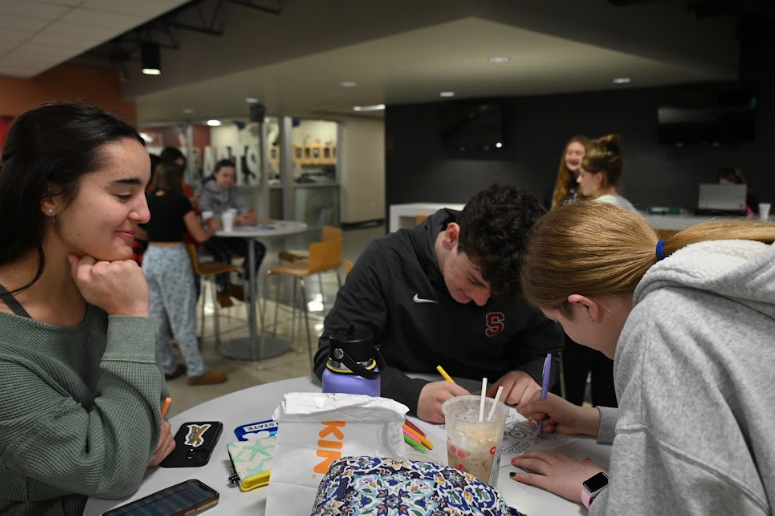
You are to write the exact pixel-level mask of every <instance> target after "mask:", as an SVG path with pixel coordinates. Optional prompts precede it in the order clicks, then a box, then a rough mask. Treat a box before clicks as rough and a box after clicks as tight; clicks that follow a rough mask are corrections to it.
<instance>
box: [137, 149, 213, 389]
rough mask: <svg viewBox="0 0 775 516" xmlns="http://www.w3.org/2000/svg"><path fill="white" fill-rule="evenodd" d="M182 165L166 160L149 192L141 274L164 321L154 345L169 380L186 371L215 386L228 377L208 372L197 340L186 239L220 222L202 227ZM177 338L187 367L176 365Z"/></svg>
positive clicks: (206, 233) (191, 380) (204, 235)
mask: <svg viewBox="0 0 775 516" xmlns="http://www.w3.org/2000/svg"><path fill="white" fill-rule="evenodd" d="M183 172H184V170H183V167H181V166H180V165H175V164H169V163H168V164H163V165H161V166H160V167H159V169H158V171H157V173H156V189H155V190H154V191H153V192H151V193H148V194H147V199H148V208H149V210H150V212H151V220H150V221H149V222H147V223H146V224H144V225H143V229H144V230H145V232H146V233H147V239H148V250H147V251H146V252H145V258H144V260H143V262H144V263H143V272H144V273H145V277H146V279H147V280H148V288H149V289H150V292H151V315H152V316H154V317H158V318H160V319H161V327H160V328H159V333H158V334H157V336H156V349H157V350H158V352H159V355H160V356H161V359H162V369H163V370H164V374H165V375H166V376H167V379H173V378H176V377H178V376H180V375H182V374H184V373H185V374H187V375H188V384H189V385H211V384H216V383H222V382H225V381H226V380H227V376H226V373H222V372H220V371H212V370H211V371H208V370H207V367H206V366H205V364H204V360H203V359H202V353H201V351H200V350H199V343H198V342H197V338H196V292H195V291H194V282H193V281H192V278H193V275H194V272H193V270H192V269H191V261H190V258H189V256H188V252H187V251H186V247H185V245H184V243H183V235H184V234H185V233H186V231H188V232H189V233H190V234H191V235H192V236H193V237H194V238H195V239H196V240H197V241H199V242H202V241H205V240H207V239H208V238H210V237H211V236H212V235H213V234H214V233H215V231H216V229H217V228H218V227H219V224H218V221H216V220H210V221H208V222H207V224H208V226H209V227H208V228H207V229H204V228H203V227H202V226H201V225H200V224H199V220H198V219H197V216H196V214H195V213H194V207H193V206H192V204H191V201H190V200H189V199H188V198H187V197H186V196H185V195H184V194H183ZM173 336H174V337H175V340H176V341H177V343H178V347H179V348H180V353H181V354H182V355H183V358H184V359H185V361H186V365H185V366H184V365H183V364H178V363H177V360H176V359H175V357H174V355H173V354H172V347H171V346H170V339H171V338H172V337H173Z"/></svg>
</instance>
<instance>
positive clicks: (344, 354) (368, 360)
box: [323, 325, 385, 396]
mask: <svg viewBox="0 0 775 516" xmlns="http://www.w3.org/2000/svg"><path fill="white" fill-rule="evenodd" d="M373 340H374V337H373V335H372V334H371V333H370V332H368V331H366V330H356V329H355V327H353V325H350V327H349V328H348V329H346V330H340V331H337V332H335V333H332V334H331V335H330V336H329V338H328V363H327V364H326V369H325V370H324V371H323V392H341V393H345V394H366V395H368V396H379V395H380V380H379V373H380V371H381V370H382V369H384V368H385V361H384V360H383V359H382V355H381V354H380V353H379V350H378V349H377V347H376V346H375V345H374V343H373Z"/></svg>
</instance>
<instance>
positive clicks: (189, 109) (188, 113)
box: [183, 107, 194, 115]
mask: <svg viewBox="0 0 775 516" xmlns="http://www.w3.org/2000/svg"><path fill="white" fill-rule="evenodd" d="M183 114H185V115H193V114H194V110H193V109H192V108H190V107H187V108H184V109H183Z"/></svg>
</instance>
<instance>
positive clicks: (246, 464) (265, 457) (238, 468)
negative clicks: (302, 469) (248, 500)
mask: <svg viewBox="0 0 775 516" xmlns="http://www.w3.org/2000/svg"><path fill="white" fill-rule="evenodd" d="M276 442H277V436H276V435H273V436H271V437H265V438H259V439H252V440H250V441H239V442H236V443H229V444H227V445H226V449H227V450H228V451H229V459H230V460H231V469H232V474H231V475H230V476H229V482H231V483H232V484H237V485H239V488H240V490H241V491H250V490H252V489H255V488H257V487H261V486H265V485H267V484H269V474H270V471H271V468H272V460H273V459H274V447H275V443H276Z"/></svg>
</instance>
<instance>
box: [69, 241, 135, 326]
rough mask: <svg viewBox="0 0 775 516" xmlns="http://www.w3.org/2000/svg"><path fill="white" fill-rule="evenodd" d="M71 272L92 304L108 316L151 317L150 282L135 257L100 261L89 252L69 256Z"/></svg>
mask: <svg viewBox="0 0 775 516" xmlns="http://www.w3.org/2000/svg"><path fill="white" fill-rule="evenodd" d="M67 258H68V260H69V261H70V273H71V275H72V277H73V280H74V281H75V284H76V286H77V287H78V290H80V291H81V295H82V296H83V298H84V299H85V300H86V302H88V303H89V304H92V305H94V306H97V307H99V308H102V309H103V310H105V311H106V312H107V313H108V315H132V316H138V317H148V314H149V307H150V295H149V294H148V283H146V281H145V276H144V275H143V271H142V270H141V269H140V266H139V265H137V262H135V261H134V260H120V261H115V262H106V261H97V260H96V259H95V258H94V257H92V256H89V255H86V256H84V257H82V258H78V257H77V256H74V255H69V256H68V257H67Z"/></svg>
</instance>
